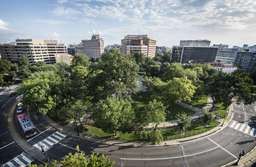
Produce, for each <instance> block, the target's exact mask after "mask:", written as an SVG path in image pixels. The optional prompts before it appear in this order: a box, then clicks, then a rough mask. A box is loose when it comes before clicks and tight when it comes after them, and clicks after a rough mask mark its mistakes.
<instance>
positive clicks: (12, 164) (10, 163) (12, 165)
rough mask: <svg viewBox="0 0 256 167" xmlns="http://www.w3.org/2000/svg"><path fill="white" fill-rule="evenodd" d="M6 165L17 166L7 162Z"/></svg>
mask: <svg viewBox="0 0 256 167" xmlns="http://www.w3.org/2000/svg"><path fill="white" fill-rule="evenodd" d="M6 165H8V166H9V167H15V165H13V163H11V162H7V163H6ZM3 166H5V165H3Z"/></svg>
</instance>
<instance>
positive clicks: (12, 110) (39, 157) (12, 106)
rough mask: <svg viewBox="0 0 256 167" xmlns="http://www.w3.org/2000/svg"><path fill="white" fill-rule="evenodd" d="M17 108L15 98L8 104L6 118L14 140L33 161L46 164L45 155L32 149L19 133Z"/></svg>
mask: <svg viewBox="0 0 256 167" xmlns="http://www.w3.org/2000/svg"><path fill="white" fill-rule="evenodd" d="M15 107H16V99H15V97H13V98H12V99H11V100H10V101H8V102H7V105H6V107H5V111H8V112H5V114H6V115H5V116H6V118H7V127H8V130H9V132H10V134H11V136H12V138H13V140H14V141H15V142H16V143H17V144H18V145H19V147H21V148H22V149H23V150H24V152H26V153H28V154H29V155H30V156H31V157H32V158H33V159H35V160H37V161H39V162H44V161H46V160H47V158H46V157H45V155H44V154H43V153H42V152H41V151H39V150H38V149H36V148H35V147H32V146H31V145H30V144H28V143H27V141H26V140H25V139H24V138H22V137H21V135H20V134H19V132H18V131H17V127H16V126H15V121H14V120H15V118H14V114H15Z"/></svg>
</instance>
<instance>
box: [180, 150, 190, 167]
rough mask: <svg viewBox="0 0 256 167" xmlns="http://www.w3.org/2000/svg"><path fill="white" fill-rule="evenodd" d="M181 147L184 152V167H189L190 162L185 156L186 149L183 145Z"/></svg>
mask: <svg viewBox="0 0 256 167" xmlns="http://www.w3.org/2000/svg"><path fill="white" fill-rule="evenodd" d="M180 147H181V151H182V155H183V159H184V167H189V164H188V161H187V159H186V158H185V157H184V156H185V152H184V147H183V145H180Z"/></svg>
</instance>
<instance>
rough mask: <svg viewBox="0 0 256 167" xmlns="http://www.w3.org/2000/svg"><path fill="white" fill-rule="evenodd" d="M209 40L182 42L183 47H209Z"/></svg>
mask: <svg viewBox="0 0 256 167" xmlns="http://www.w3.org/2000/svg"><path fill="white" fill-rule="evenodd" d="M210 44H211V41H209V40H180V46H181V47H209V46H210Z"/></svg>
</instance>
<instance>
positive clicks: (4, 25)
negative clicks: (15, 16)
mask: <svg viewBox="0 0 256 167" xmlns="http://www.w3.org/2000/svg"><path fill="white" fill-rule="evenodd" d="M0 30H9V28H8V24H7V23H6V22H4V21H3V20H1V19H0Z"/></svg>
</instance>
